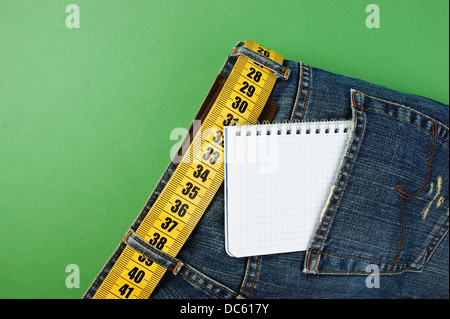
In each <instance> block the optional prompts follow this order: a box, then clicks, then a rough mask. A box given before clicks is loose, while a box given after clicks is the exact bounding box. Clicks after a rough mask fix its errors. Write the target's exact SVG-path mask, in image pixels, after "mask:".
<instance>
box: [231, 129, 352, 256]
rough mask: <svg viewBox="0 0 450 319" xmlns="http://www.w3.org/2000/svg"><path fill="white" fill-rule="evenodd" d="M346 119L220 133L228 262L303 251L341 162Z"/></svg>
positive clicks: (345, 135)
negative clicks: (222, 145) (222, 154)
mask: <svg viewBox="0 0 450 319" xmlns="http://www.w3.org/2000/svg"><path fill="white" fill-rule="evenodd" d="M350 126H351V121H322V122H311V123H284V124H261V125H248V126H247V125H243V126H228V127H225V128H224V150H225V153H224V160H225V172H224V173H225V237H226V251H227V253H228V254H229V255H230V256H234V257H244V256H255V255H266V254H276V253H285V252H293V251H301V250H306V249H307V245H308V243H309V240H310V238H311V236H312V234H313V231H314V229H315V227H316V225H317V224H318V222H319V219H320V215H321V213H322V210H323V208H324V206H325V205H326V202H327V200H328V197H329V194H330V192H331V189H332V186H333V184H334V182H335V179H336V176H337V173H338V169H339V166H340V164H341V162H342V159H343V156H344V152H345V148H346V145H347V141H348V139H349V134H350V133H349V132H350Z"/></svg>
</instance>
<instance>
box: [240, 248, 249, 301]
mask: <svg viewBox="0 0 450 319" xmlns="http://www.w3.org/2000/svg"><path fill="white" fill-rule="evenodd" d="M251 261H252V257H251V256H250V257H249V258H248V261H247V262H248V265H247V275H246V276H245V280H244V285H243V286H242V289H241V291H240V294H241V295H242V294H243V293H244V289H245V286H247V280H248V276H249V274H250V267H251V264H252V263H251Z"/></svg>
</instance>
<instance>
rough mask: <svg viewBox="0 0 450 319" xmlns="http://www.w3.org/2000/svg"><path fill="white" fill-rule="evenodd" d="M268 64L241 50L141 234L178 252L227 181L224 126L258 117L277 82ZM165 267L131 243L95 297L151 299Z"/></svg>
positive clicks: (274, 55)
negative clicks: (248, 56)
mask: <svg viewBox="0 0 450 319" xmlns="http://www.w3.org/2000/svg"><path fill="white" fill-rule="evenodd" d="M244 46H245V47H247V48H248V49H250V50H252V51H254V52H257V53H260V54H262V55H264V56H265V57H267V58H269V59H271V60H273V61H275V62H277V63H278V64H282V62H283V56H282V55H280V54H279V53H276V52H274V51H272V50H270V49H267V48H265V47H263V46H261V45H259V44H257V43H255V42H253V41H250V40H246V41H245V43H244ZM275 82H276V77H275V74H274V73H273V72H272V71H271V70H269V69H268V68H267V67H264V66H262V65H261V64H259V63H256V62H254V61H252V60H251V59H249V58H247V57H246V56H245V55H239V56H238V59H237V61H236V63H235V65H234V67H233V69H232V70H231V73H230V75H229V76H228V78H227V80H226V82H225V84H224V86H223V88H222V90H221V91H220V93H219V95H218V97H217V99H216V101H215V102H214V104H213V106H212V108H211V110H210V112H209V113H208V115H207V116H206V118H205V120H204V121H203V123H202V125H201V128H200V130H198V132H197V134H196V135H195V137H194V138H193V141H192V143H191V144H190V146H189V150H188V151H187V152H185V155H184V157H183V158H182V160H181V162H180V163H179V164H178V166H177V168H176V170H175V172H174V173H173V175H172V176H171V178H170V179H169V181H168V183H167V184H166V186H165V187H164V189H163V190H162V192H161V194H160V195H159V197H158V198H157V200H156V201H155V203H154V205H153V206H152V207H151V209H150V211H149V212H148V214H147V215H146V217H145V218H144V219H143V220H142V223H141V224H140V225H139V227H138V228H137V229H136V232H135V234H136V236H138V237H140V238H142V239H143V240H145V241H146V242H148V243H149V244H150V245H152V246H154V247H155V248H157V249H159V250H161V251H162V252H165V253H167V254H168V255H170V256H173V257H176V255H177V254H178V252H179V251H180V249H181V247H182V246H183V244H184V243H185V242H186V240H187V238H188V237H189V235H190V234H191V232H192V230H193V229H194V227H195V226H196V225H197V223H198V222H199V220H200V218H201V216H202V215H203V213H204V212H205V211H206V209H207V207H208V205H209V204H210V202H211V200H212V199H213V197H214V195H215V194H216V192H217V190H218V189H219V187H220V185H221V184H222V182H223V178H224V177H223V174H224V163H223V156H222V154H223V145H222V144H223V133H222V132H223V127H224V126H228V125H233V124H235V123H239V124H242V123H244V122H249V123H251V122H254V121H256V120H257V119H258V117H259V115H260V113H261V112H262V110H263V108H264V106H265V104H266V103H267V100H268V98H269V95H270V93H271V92H272V89H273V87H274V85H275ZM165 271H166V268H164V267H162V266H160V265H158V264H156V263H154V262H151V261H150V260H149V259H148V258H147V257H144V256H143V255H142V254H141V253H139V252H137V251H135V250H134V249H133V248H131V247H129V246H126V247H125V248H124V250H123V251H122V253H121V254H120V256H119V257H118V259H117V261H116V262H115V264H114V266H113V267H112V268H111V270H110V271H109V273H108V275H107V276H106V278H105V279H104V281H103V282H102V283H101V285H100V287H99V288H98V290H97V292H96V293H95V295H94V297H93V298H101V299H104V298H119V299H136V298H139V299H144V298H149V297H150V295H151V293H152V291H153V290H154V289H155V287H156V285H157V284H158V282H159V281H160V280H161V278H162V276H163V275H164V273H165Z"/></svg>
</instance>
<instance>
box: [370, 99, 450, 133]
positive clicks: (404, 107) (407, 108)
mask: <svg viewBox="0 0 450 319" xmlns="http://www.w3.org/2000/svg"><path fill="white" fill-rule="evenodd" d="M364 96H366V97H368V98H370V99H372V100H376V101H379V102H382V103H386V104H389V105H393V106H396V107H399V108H402V109H405V110H407V111H411V112H413V113H415V114H417V115H419V116H421V117H424V118H426V119H428V120H431V121H433V122H434V121H435V120H434V119H433V118H431V117H430V116H428V115H426V114H422V113H419V112H417V111H416V110H414V109H412V108H409V107H406V106H403V105H400V104H395V103H392V102H389V101H385V100H382V99H379V98H376V97H373V96H370V95H366V94H364ZM366 110H367V109H366ZM410 124H411V123H410ZM412 125H413V124H412ZM439 126H441V127H442V128H443V129H444V130H446V131H447V132H448V131H449V129H448V128H446V127H445V126H443V125H441V123H439Z"/></svg>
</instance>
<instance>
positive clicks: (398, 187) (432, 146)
mask: <svg viewBox="0 0 450 319" xmlns="http://www.w3.org/2000/svg"><path fill="white" fill-rule="evenodd" d="M435 130H436V122H433V131H435ZM435 148H436V135H435V134H433V141H432V144H431V149H430V153H429V154H428V163H427V175H426V176H425V182H424V183H423V185H422V187H421V188H420V189H419V190H418V191H416V192H415V193H414V194H412V195H408V194H406V193H404V192H403V191H402V188H401V186H400V185H396V186H395V189H394V191H395V192H396V193H398V194H399V195H401V196H403V197H405V198H406V199H413V198H414V197H416V196H418V195H419V194H420V193H422V192H423V190H424V189H425V188H426V187H427V185H428V180H429V179H430V170H431V164H432V162H433V154H434V149H435Z"/></svg>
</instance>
